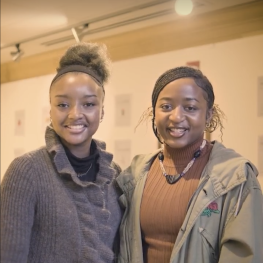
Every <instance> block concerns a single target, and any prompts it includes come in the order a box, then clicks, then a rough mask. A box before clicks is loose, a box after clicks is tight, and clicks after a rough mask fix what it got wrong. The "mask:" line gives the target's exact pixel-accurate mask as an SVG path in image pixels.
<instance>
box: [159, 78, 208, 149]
mask: <svg viewBox="0 0 263 263" xmlns="http://www.w3.org/2000/svg"><path fill="white" fill-rule="evenodd" d="M211 116H212V111H211V110H208V108H207V102H206V100H205V98H204V91H203V90H202V89H201V88H200V87H198V86H197V85H196V83H195V81H194V79H192V78H181V79H177V80H174V81H173V82H170V83H169V84H167V85H166V86H165V87H164V88H163V90H162V91H161V92H160V94H159V96H158V99H157V102H156V106H155V124H156V127H157V130H158V132H159V134H160V135H161V137H162V139H163V140H164V142H165V144H168V145H169V146H170V147H171V148H175V149H176V148H183V147H186V146H187V145H190V144H192V143H193V142H195V141H196V140H198V139H199V138H200V137H201V136H202V135H203V133H204V130H205V125H206V122H208V121H209V120H210V118H211Z"/></svg>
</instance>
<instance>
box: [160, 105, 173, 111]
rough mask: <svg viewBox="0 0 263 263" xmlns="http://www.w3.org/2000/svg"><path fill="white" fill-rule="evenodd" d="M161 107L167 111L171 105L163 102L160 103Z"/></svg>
mask: <svg viewBox="0 0 263 263" xmlns="http://www.w3.org/2000/svg"><path fill="white" fill-rule="evenodd" d="M161 108H162V109H163V110H165V111H168V110H171V109H172V106H171V105H169V104H163V105H161Z"/></svg>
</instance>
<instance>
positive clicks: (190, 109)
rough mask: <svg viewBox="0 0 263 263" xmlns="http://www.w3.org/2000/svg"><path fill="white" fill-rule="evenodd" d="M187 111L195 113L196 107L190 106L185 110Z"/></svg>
mask: <svg viewBox="0 0 263 263" xmlns="http://www.w3.org/2000/svg"><path fill="white" fill-rule="evenodd" d="M185 109H186V110H187V111H195V110H196V107H193V106H188V107H186V108H185Z"/></svg>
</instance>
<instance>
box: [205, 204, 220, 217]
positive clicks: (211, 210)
mask: <svg viewBox="0 0 263 263" xmlns="http://www.w3.org/2000/svg"><path fill="white" fill-rule="evenodd" d="M212 213H215V214H219V213H220V211H219V210H218V205H217V203H216V202H215V201H214V202H212V203H211V204H209V205H208V207H207V208H206V209H205V210H204V211H203V213H202V214H201V216H208V217H210V216H211V215H212Z"/></svg>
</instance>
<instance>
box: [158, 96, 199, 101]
mask: <svg viewBox="0 0 263 263" xmlns="http://www.w3.org/2000/svg"><path fill="white" fill-rule="evenodd" d="M160 100H168V101H171V100H173V99H172V98H171V97H163V98H160ZM184 100H186V101H192V100H195V101H197V102H200V101H199V100H198V99H196V98H190V97H186V98H184Z"/></svg>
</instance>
